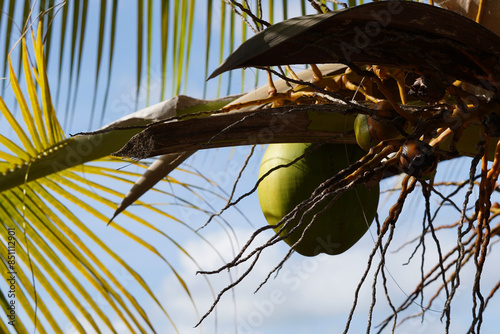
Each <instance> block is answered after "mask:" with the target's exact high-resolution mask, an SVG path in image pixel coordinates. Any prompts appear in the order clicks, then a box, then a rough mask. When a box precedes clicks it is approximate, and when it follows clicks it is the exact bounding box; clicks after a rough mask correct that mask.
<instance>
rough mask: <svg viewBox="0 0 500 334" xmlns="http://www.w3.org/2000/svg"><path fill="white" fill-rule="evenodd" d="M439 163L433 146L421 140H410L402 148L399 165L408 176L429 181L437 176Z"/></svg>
mask: <svg viewBox="0 0 500 334" xmlns="http://www.w3.org/2000/svg"><path fill="white" fill-rule="evenodd" d="M437 163H438V160H437V157H436V154H435V153H434V149H433V148H432V146H430V145H429V144H427V143H425V142H423V141H421V140H408V141H407V142H405V143H404V144H403V146H402V147H401V156H400V158H399V164H400V167H401V169H402V170H403V171H404V172H405V173H406V174H408V175H411V176H414V177H416V178H418V179H424V180H428V179H430V178H432V177H433V176H434V175H435V174H436V168H437Z"/></svg>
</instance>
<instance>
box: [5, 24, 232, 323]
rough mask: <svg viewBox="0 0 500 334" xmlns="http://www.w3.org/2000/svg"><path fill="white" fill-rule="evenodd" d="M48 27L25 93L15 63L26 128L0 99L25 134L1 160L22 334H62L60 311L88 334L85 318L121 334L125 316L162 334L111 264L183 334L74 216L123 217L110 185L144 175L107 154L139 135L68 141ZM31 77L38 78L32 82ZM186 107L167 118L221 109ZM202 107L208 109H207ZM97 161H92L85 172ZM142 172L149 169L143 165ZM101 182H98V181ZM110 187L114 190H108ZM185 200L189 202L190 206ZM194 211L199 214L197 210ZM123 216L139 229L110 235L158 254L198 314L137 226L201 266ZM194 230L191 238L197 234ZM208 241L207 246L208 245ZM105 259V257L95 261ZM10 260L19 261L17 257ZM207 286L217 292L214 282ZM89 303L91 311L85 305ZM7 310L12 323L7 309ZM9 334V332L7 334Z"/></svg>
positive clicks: (38, 41) (25, 59) (139, 120)
mask: <svg viewBox="0 0 500 334" xmlns="http://www.w3.org/2000/svg"><path fill="white" fill-rule="evenodd" d="M41 27H42V24H40V25H39V29H38V32H37V37H36V38H33V49H34V57H32V59H33V63H34V67H33V68H31V65H30V61H29V56H28V47H27V44H26V42H25V41H24V40H23V41H22V63H23V71H24V74H25V82H26V89H25V90H24V89H23V88H22V87H21V85H20V84H19V80H18V79H17V77H16V74H15V72H14V70H13V67H12V64H11V62H9V65H8V66H9V67H8V68H9V76H10V83H11V87H12V91H13V95H14V96H15V98H16V101H17V104H18V105H19V109H20V111H21V115H22V118H23V123H20V122H19V120H18V119H17V118H16V117H15V116H14V114H13V113H12V112H11V110H10V109H9V108H8V106H7V105H6V103H5V102H4V100H3V99H2V98H1V97H0V110H1V112H2V115H3V116H4V117H5V119H6V120H7V121H8V123H9V125H10V127H11V128H12V131H14V133H15V135H16V136H17V138H16V139H15V140H12V139H9V138H7V137H5V136H3V135H0V144H1V145H2V149H1V150H0V158H1V159H2V160H3V161H1V163H0V172H1V174H0V188H1V190H0V218H1V221H2V223H3V227H4V228H3V229H1V232H0V235H1V237H2V239H3V240H5V241H6V243H5V245H6V247H2V249H1V250H0V259H1V260H2V263H3V265H4V269H7V270H8V271H12V272H14V271H15V284H16V289H15V301H16V302H17V303H18V304H17V310H18V312H17V314H16V329H17V330H19V331H21V332H26V330H25V329H29V328H33V326H36V328H37V331H38V332H40V333H45V332H61V331H62V329H61V327H60V326H61V324H62V322H61V318H59V317H57V320H56V317H55V316H53V314H54V312H55V309H57V311H56V312H57V313H61V317H62V318H65V319H67V321H69V322H70V323H71V325H72V326H73V327H74V328H76V329H77V330H78V331H80V332H84V331H85V329H84V328H85V327H84V324H83V323H82V320H81V319H82V318H83V319H85V321H86V322H88V324H89V325H90V326H91V327H92V328H93V329H94V330H95V331H96V332H100V331H102V330H104V327H106V328H107V330H110V331H112V332H116V328H115V327H114V326H116V324H114V323H113V321H112V317H118V318H119V319H120V320H121V322H122V323H123V324H124V325H125V326H126V327H127V328H128V329H129V330H130V331H131V332H135V331H140V332H145V331H148V330H150V331H155V328H154V325H153V323H152V321H151V319H150V318H149V317H148V315H147V313H146V311H145V309H144V308H143V307H144V306H143V305H142V302H141V301H139V300H137V299H136V297H134V295H133V294H132V293H131V292H130V291H129V290H128V289H127V288H126V286H124V285H123V284H122V283H121V282H120V281H119V280H118V279H117V278H115V276H114V275H113V273H112V272H111V271H110V270H109V269H108V267H109V264H108V263H107V262H108V261H111V262H113V263H115V264H116V265H117V266H119V267H121V268H123V270H124V271H125V272H126V273H127V274H128V275H130V276H131V277H132V278H133V280H134V282H135V283H136V284H137V286H138V287H139V288H140V289H141V290H142V291H143V293H145V294H146V295H147V296H148V297H149V298H150V299H151V300H152V301H153V302H154V303H155V304H156V305H157V306H158V307H159V309H160V310H162V312H163V314H164V315H165V317H166V318H167V319H169V321H170V322H171V324H172V327H173V328H174V330H176V326H175V324H174V321H173V319H171V318H170V315H169V313H168V311H167V309H166V308H165V307H164V305H163V304H162V303H161V301H160V300H159V299H158V298H157V296H156V295H155V294H154V293H153V291H152V289H151V288H150V287H149V285H148V284H147V283H146V282H145V281H144V279H143V278H142V277H141V275H140V274H139V273H138V272H136V271H135V270H134V269H133V268H132V267H131V266H130V264H128V263H127V262H126V261H125V260H124V259H123V258H121V257H120V255H119V254H117V253H116V252H115V251H114V250H113V249H112V248H111V247H109V246H108V245H107V242H106V240H104V239H102V238H101V236H99V235H97V234H96V233H95V232H94V231H93V230H92V229H91V228H90V227H89V226H88V225H87V224H86V223H84V222H82V221H81V220H80V218H79V215H77V213H76V212H74V210H75V208H78V210H84V211H86V212H87V213H88V215H90V216H91V217H94V220H95V222H99V221H100V222H101V223H102V224H103V225H105V224H107V223H108V221H109V216H107V215H106V214H104V213H103V210H104V211H105V209H101V208H105V207H108V208H110V209H112V210H114V209H116V207H117V205H116V202H117V201H119V200H120V199H121V197H122V193H121V192H119V191H117V190H116V189H114V188H113V187H112V186H110V184H112V183H113V182H118V183H119V184H123V183H125V184H126V183H129V184H133V183H134V182H133V181H132V180H133V179H136V178H138V177H139V176H140V174H139V173H136V172H128V171H122V170H117V169H116V168H113V167H112V166H113V165H116V164H117V163H118V164H119V165H120V166H121V165H123V160H117V159H116V158H111V157H108V155H109V154H110V153H111V152H113V150H114V149H117V148H119V147H121V145H123V143H124V142H126V140H127V136H128V138H130V137H131V136H132V135H133V134H134V133H137V132H138V131H139V130H140V128H138V129H130V130H129V131H128V132H125V133H124V132H123V131H122V132H120V134H121V136H120V137H119V138H118V139H117V138H116V137H117V136H116V135H115V136H113V131H112V130H111V131H109V132H107V133H106V134H103V135H101V134H99V135H81V136H76V137H70V138H67V139H65V135H64V133H63V131H62V129H61V127H60V125H59V122H58V121H57V118H56V117H55V110H54V107H53V104H52V98H51V94H50V89H49V85H48V79H47V74H46V73H47V72H46V65H45V58H44V49H43V48H44V45H43V43H42V34H41V32H42V30H41ZM33 75H34V78H35V79H36V80H33ZM37 92H39V93H37ZM26 96H27V97H26ZM188 100H189V101H190V104H188V106H186V104H184V105H182V104H173V107H171V109H168V108H165V109H166V111H165V112H166V113H167V114H168V115H177V113H179V114H180V113H183V112H184V113H186V112H190V110H194V111H196V110H203V109H207V108H208V110H211V109H212V108H213V103H211V102H207V101H199V100H196V102H193V101H194V100H192V99H188ZM167 102H169V101H167ZM217 103H218V105H219V106H222V105H224V104H226V103H227V100H223V101H220V102H216V105H217ZM203 104H206V105H207V106H205V107H204V106H203ZM165 105H168V103H165ZM170 105H172V103H170ZM153 110H155V109H154V108H153ZM160 110H163V109H162V108H160ZM191 112H192V111H191ZM148 117H149V118H148ZM155 117H161V115H160V116H158V115H157V114H155V113H153V116H151V113H149V114H148V113H146V114H144V113H139V116H137V117H135V118H134V116H132V117H128V118H127V119H125V120H123V121H119V122H117V123H116V124H125V123H126V124H129V125H138V124H147V123H149V122H151V121H154V120H157V118H155ZM113 124H115V123H113ZM111 126H112V125H111ZM124 134H125V137H124V136H123V135H124ZM113 138H115V139H113ZM186 157H187V156H186ZM186 157H183V158H186ZM182 160H183V159H181V161H182ZM90 161H94V162H93V163H91V164H86V165H82V164H83V163H86V162H90ZM181 161H180V162H181ZM180 162H179V163H180ZM131 163H133V162H131ZM135 164H136V165H138V166H142V167H143V168H147V165H146V164H144V163H142V164H141V163H135ZM94 178H98V179H99V181H94V180H93V179H94ZM131 178H132V180H131ZM106 179H107V180H109V181H110V182H108V181H104V182H102V180H106ZM172 181H175V180H173V179H172ZM175 183H178V184H179V185H180V186H182V187H187V188H191V186H190V185H189V184H185V183H182V182H179V181H175ZM175 183H173V184H175ZM179 200H181V201H185V200H183V199H182V198H179ZM187 203H189V202H187ZM136 204H137V205H140V206H141V207H142V208H143V209H145V210H148V211H150V212H152V213H155V214H159V215H161V216H163V217H165V218H167V219H170V220H173V221H175V222H177V223H179V224H182V225H185V224H184V223H183V222H182V221H180V220H179V219H178V218H176V217H174V216H172V215H170V214H168V213H166V212H163V211H162V210H159V209H158V208H156V207H154V206H151V205H148V204H146V203H143V202H140V201H136ZM191 207H192V208H196V206H194V205H192V206H191ZM124 215H125V216H126V217H128V219H129V220H130V221H132V225H128V226H127V228H125V227H122V226H121V225H119V224H115V223H113V224H111V225H110V226H109V227H108V229H110V230H114V231H116V233H117V234H120V235H122V236H124V237H125V238H128V239H130V242H133V243H137V244H138V245H140V247H139V248H141V249H144V250H145V251H147V252H149V253H150V254H152V255H155V256H156V257H158V258H159V259H160V260H161V261H162V262H163V263H164V264H165V265H166V267H168V268H170V270H171V271H172V273H173V274H174V276H175V277H176V278H177V280H178V282H179V284H180V286H181V287H182V289H183V290H184V291H185V293H186V296H187V298H188V300H190V301H191V304H192V305H193V310H194V311H195V313H196V314H198V311H197V307H196V305H195V303H194V300H193V297H192V296H191V292H190V290H189V287H188V286H187V284H186V283H185V281H184V279H183V278H182V277H181V276H180V274H179V273H178V272H177V270H176V269H175V266H174V265H173V264H172V263H170V261H169V260H168V259H167V258H165V257H164V256H163V255H162V253H161V251H160V250H158V249H156V247H155V246H153V245H152V244H150V243H148V242H146V241H145V240H143V239H142V238H141V237H139V236H138V235H137V234H136V233H135V232H133V231H134V229H133V226H134V224H137V225H138V226H143V228H146V229H147V230H150V231H152V232H153V233H155V234H158V235H161V236H162V237H163V238H165V240H166V241H167V242H169V243H171V244H172V245H173V246H174V247H175V248H177V249H179V250H180V251H181V253H182V254H184V255H185V256H187V257H188V259H190V261H192V262H193V263H194V264H195V265H196V266H197V267H198V268H201V267H200V265H198V264H197V263H196V260H195V259H194V258H192V257H191V256H190V255H189V253H187V252H186V251H185V250H184V249H183V248H182V247H181V246H180V244H179V243H178V242H176V241H175V240H174V239H173V238H172V237H171V236H169V235H168V234H166V233H165V232H163V231H162V230H161V229H160V228H158V227H156V226H155V225H154V224H151V223H150V222H148V221H147V220H145V219H143V218H141V217H140V216H139V215H137V214H134V213H132V212H128V211H125V212H124ZM186 227H187V228H188V229H189V230H191V231H193V230H192V228H190V227H188V226H186ZM9 229H10V230H9ZM9 231H14V232H10V233H11V234H12V233H13V235H14V236H11V235H9ZM193 232H194V231H193ZM194 233H195V232H194ZM9 236H11V239H12V241H13V242H15V244H13V245H14V246H13V247H11V248H12V250H10V248H9V247H8V245H9V244H7V242H8V241H9ZM201 240H202V242H207V241H206V240H205V239H203V238H202V239H201ZM101 253H102V254H103V255H102V256H98V255H97V254H101ZM9 255H10V256H11V257H12V256H14V257H13V258H9ZM13 259H14V260H15V262H14V261H13ZM105 261H106V262H105ZM3 277H4V279H5V280H6V283H7V284H8V281H7V280H8V278H9V277H6V276H5V275H4V276H3ZM207 282H208V281H207ZM208 284H209V288H210V283H209V282H208ZM210 289H211V288H210ZM96 294H97V295H99V296H100V298H101V299H102V300H104V301H106V303H108V304H109V305H110V306H111V309H110V311H105V309H104V308H103V307H102V305H99V304H98V303H96V302H95V301H94V299H93V297H92V296H95V295H96ZM7 297H8V296H6V295H4V294H3V295H2V298H1V302H2V303H3V304H4V306H7V305H8V304H9V303H10V300H14V299H13V297H12V296H11V297H8V298H10V300H9V299H7ZM83 302H84V303H85V304H86V305H88V307H83V306H82V305H83ZM3 309H4V310H5V312H6V315H8V308H6V307H4V308H3ZM20 310H22V311H23V312H20ZM80 317H81V318H80ZM2 329H5V326H3V328H2ZM7 331H8V330H6V331H5V332H7Z"/></svg>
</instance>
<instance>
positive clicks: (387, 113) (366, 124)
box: [354, 101, 405, 151]
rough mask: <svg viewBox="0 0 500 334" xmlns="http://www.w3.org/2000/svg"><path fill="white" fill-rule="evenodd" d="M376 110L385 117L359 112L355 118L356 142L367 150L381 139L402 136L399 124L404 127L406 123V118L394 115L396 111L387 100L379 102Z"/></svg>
mask: <svg viewBox="0 0 500 334" xmlns="http://www.w3.org/2000/svg"><path fill="white" fill-rule="evenodd" d="M374 110H376V111H377V113H378V114H379V115H383V116H384V118H383V119H382V118H381V119H376V118H374V117H372V116H369V115H364V114H358V115H357V116H356V119H355V120H354V134H355V135H356V142H357V143H358V145H359V146H360V147H361V148H362V149H364V150H367V151H368V150H369V149H370V148H372V147H373V146H375V145H377V144H378V143H380V142H381V141H384V140H390V139H394V138H397V137H399V136H401V132H400V131H399V130H398V126H399V127H401V128H402V127H404V123H405V121H404V119H402V118H401V117H398V116H396V115H394V114H395V112H394V110H393V109H392V106H390V105H389V103H388V102H387V101H383V102H380V103H377V104H376V105H375V107H374Z"/></svg>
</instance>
